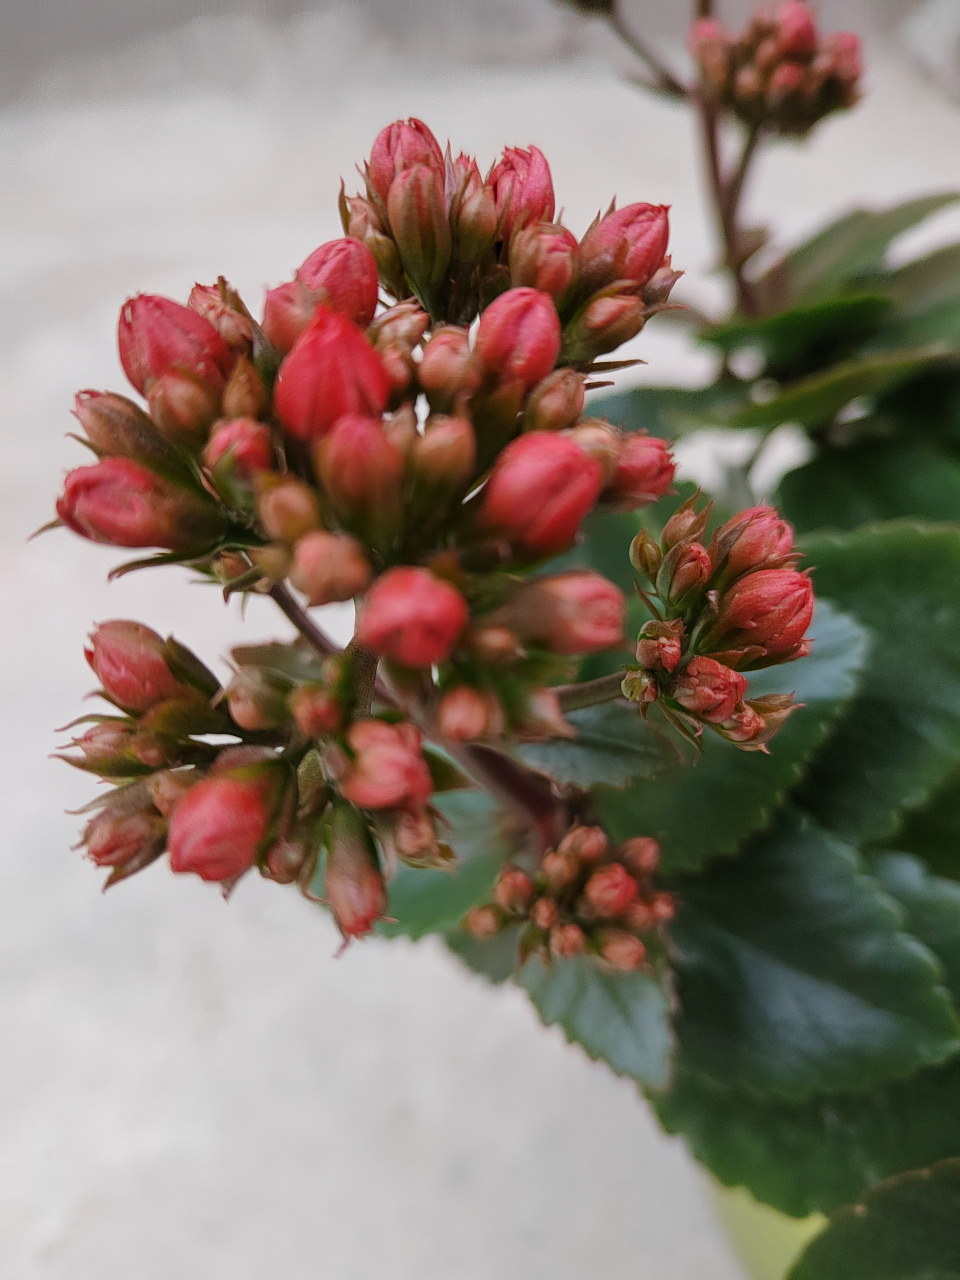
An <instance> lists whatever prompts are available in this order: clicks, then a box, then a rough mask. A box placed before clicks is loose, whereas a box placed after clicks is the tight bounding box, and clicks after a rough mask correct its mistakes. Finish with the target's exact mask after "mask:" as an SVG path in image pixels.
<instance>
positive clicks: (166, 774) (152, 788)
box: [147, 769, 201, 818]
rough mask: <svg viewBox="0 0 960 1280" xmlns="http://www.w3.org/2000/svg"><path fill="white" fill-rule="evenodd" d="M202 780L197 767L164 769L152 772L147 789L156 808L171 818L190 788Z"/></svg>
mask: <svg viewBox="0 0 960 1280" xmlns="http://www.w3.org/2000/svg"><path fill="white" fill-rule="evenodd" d="M200 780H201V775H200V773H199V771H198V770H197V769H164V770H163V771H162V772H160V773H154V774H151V776H150V777H149V778H148V779H147V790H148V791H149V792H150V799H151V800H152V801H153V803H154V805H155V806H156V808H157V809H159V810H160V812H161V813H162V814H163V816H164V817H165V818H170V817H172V816H173V811H174V810H175V809H176V807H177V805H178V804H179V803H180V801H181V800H182V799H183V797H184V796H185V795H186V794H187V792H188V791H189V789H190V788H191V787H192V786H193V784H194V783H195V782H199V781H200Z"/></svg>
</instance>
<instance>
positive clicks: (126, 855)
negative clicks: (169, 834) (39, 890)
mask: <svg viewBox="0 0 960 1280" xmlns="http://www.w3.org/2000/svg"><path fill="white" fill-rule="evenodd" d="M166 831H167V824H166V821H165V820H164V819H163V818H162V817H161V816H160V815H159V814H158V813H155V812H150V811H149V810H146V809H145V810H141V811H140V812H139V813H130V814H114V813H112V812H111V811H110V810H109V808H108V809H107V810H106V811H105V812H104V813H100V814H97V816H96V817H95V818H93V819H92V820H91V821H90V822H89V823H88V824H87V828H86V830H85V831H84V834H83V843H84V844H85V845H86V851H87V857H88V858H89V859H90V860H91V862H93V863H95V864H96V865H97V866H98V867H122V866H123V865H124V864H125V863H129V862H132V861H133V860H134V859H137V860H139V859H141V858H143V856H144V855H145V854H153V855H154V856H156V855H158V854H159V853H160V851H161V850H162V849H163V845H164V838H165V836H166Z"/></svg>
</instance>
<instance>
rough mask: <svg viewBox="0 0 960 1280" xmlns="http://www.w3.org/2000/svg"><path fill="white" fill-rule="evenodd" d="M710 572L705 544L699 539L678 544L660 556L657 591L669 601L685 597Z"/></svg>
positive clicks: (706, 579) (698, 587)
mask: <svg viewBox="0 0 960 1280" xmlns="http://www.w3.org/2000/svg"><path fill="white" fill-rule="evenodd" d="M712 571H713V566H712V564H711V563H710V556H709V554H708V552H707V549H706V547H704V546H703V545H702V544H701V543H699V542H683V543H678V545H677V546H675V547H673V548H672V549H671V550H670V551H668V552H667V554H666V555H665V556H664V558H663V563H662V564H661V566H660V572H659V573H658V574H657V594H658V595H659V596H660V597H661V598H662V599H664V600H669V601H671V602H672V603H677V602H679V601H682V600H687V599H689V598H690V597H692V596H693V595H694V594H695V593H696V592H697V591H701V590H702V589H703V588H704V587H705V586H706V584H707V583H708V582H709V581H710V574H711V572H712Z"/></svg>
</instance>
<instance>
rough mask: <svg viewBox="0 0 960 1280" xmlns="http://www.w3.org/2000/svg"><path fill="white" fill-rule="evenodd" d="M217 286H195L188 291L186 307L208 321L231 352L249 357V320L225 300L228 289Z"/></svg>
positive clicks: (251, 339)
mask: <svg viewBox="0 0 960 1280" xmlns="http://www.w3.org/2000/svg"><path fill="white" fill-rule="evenodd" d="M222 283H223V285H224V289H223V290H221V288H220V285H219V284H195V285H194V286H193V288H192V289H191V290H190V297H189V298H188V299H187V306H188V307H189V308H190V310H191V311H196V313H197V315H200V316H203V318H204V319H205V320H209V321H210V323H211V324H212V325H213V327H214V328H215V329H216V331H217V333H219V335H220V337H221V338H222V339H223V340H224V342H225V343H226V344H227V346H228V347H229V348H230V350H231V351H235V352H237V353H238V354H244V355H249V353H250V348H251V347H252V346H253V325H252V324H251V323H250V318H249V317H248V316H246V315H244V314H243V312H242V311H238V310H236V308H234V307H232V306H231V305H230V303H229V302H228V301H227V300H226V298H225V296H224V292H225V291H226V290H227V289H228V288H229V286H227V284H226V281H222Z"/></svg>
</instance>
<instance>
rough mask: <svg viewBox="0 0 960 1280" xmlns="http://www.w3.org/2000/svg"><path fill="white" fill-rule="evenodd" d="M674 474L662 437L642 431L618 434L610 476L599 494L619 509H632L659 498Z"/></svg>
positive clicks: (666, 446) (671, 481)
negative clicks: (618, 449)
mask: <svg viewBox="0 0 960 1280" xmlns="http://www.w3.org/2000/svg"><path fill="white" fill-rule="evenodd" d="M675 474H676V467H675V465H674V461H673V457H672V455H671V453H670V449H669V447H668V445H667V443H666V441H665V440H661V439H659V438H658V437H657V436H648V435H646V434H644V433H642V432H635V433H633V434H630V435H626V436H622V437H621V438H620V452H619V456H618V457H617V460H616V466H615V470H614V474H613V479H612V480H611V481H610V483H609V484H608V486H607V488H606V489H605V490H604V492H603V494H602V495H601V497H602V500H603V501H604V502H609V503H612V504H613V505H614V506H616V507H617V508H618V509H619V510H621V511H633V510H635V509H636V508H637V507H644V506H647V505H649V503H651V502H656V501H657V499H658V498H662V497H663V495H664V494H665V493H667V491H668V490H669V488H670V486H671V485H672V484H673V477H674V475H675Z"/></svg>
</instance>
